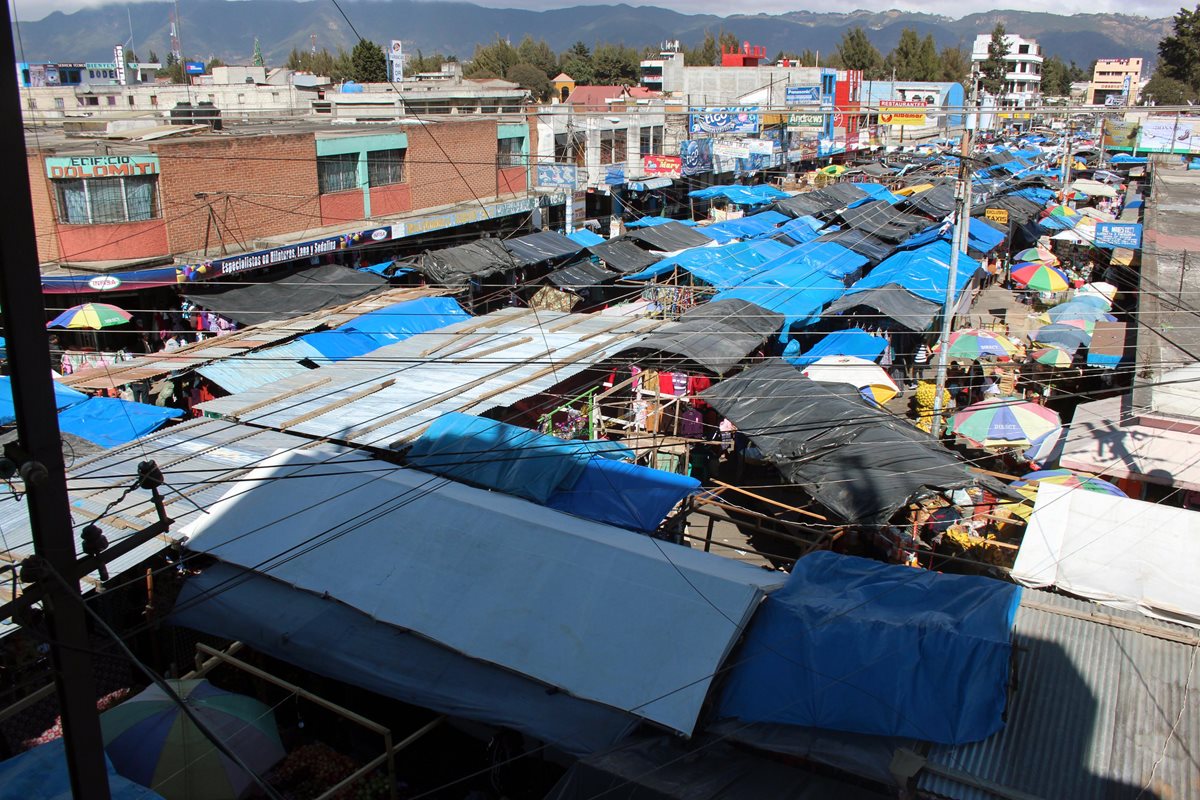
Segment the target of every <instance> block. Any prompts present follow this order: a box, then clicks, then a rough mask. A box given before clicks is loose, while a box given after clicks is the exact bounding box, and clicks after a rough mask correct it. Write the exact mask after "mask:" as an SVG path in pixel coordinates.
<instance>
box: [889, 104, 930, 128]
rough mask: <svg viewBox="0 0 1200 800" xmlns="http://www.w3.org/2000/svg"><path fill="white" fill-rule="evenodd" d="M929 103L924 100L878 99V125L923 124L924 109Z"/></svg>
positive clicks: (924, 120)
mask: <svg viewBox="0 0 1200 800" xmlns="http://www.w3.org/2000/svg"><path fill="white" fill-rule="evenodd" d="M927 108H929V105H928V104H927V103H926V102H925V101H924V100H880V101H879V124H880V125H892V126H897V125H917V126H921V125H925V124H926V117H925V110H926V109H927Z"/></svg>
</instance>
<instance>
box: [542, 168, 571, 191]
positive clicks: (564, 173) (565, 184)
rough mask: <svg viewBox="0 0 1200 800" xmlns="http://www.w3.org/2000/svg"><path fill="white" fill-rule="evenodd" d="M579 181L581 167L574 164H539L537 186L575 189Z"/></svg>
mask: <svg viewBox="0 0 1200 800" xmlns="http://www.w3.org/2000/svg"><path fill="white" fill-rule="evenodd" d="M578 183H579V168H578V167H577V166H576V165H574V164H538V165H537V182H536V185H537V186H545V187H549V188H563V189H574V188H575V187H576V186H577V185H578Z"/></svg>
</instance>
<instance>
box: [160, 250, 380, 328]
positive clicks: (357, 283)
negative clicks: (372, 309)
mask: <svg viewBox="0 0 1200 800" xmlns="http://www.w3.org/2000/svg"><path fill="white" fill-rule="evenodd" d="M197 285H199V284H197ZM387 285H388V282H387V280H386V279H384V278H381V277H379V276H378V275H372V274H371V273H369V272H359V271H358V270H356V269H349V268H347V267H339V266H338V265H336V264H322V265H320V266H316V267H305V268H304V269H299V270H296V271H295V272H292V273H289V274H287V275H284V276H282V277H280V278H278V279H276V280H273V281H270V282H268V283H251V284H237V283H235V284H232V285H229V286H225V287H222V288H221V289H220V290H219V291H216V292H212V293H208V292H205V293H203V294H200V293H195V294H191V293H190V294H186V295H184V296H185V297H186V298H187V299H188V301H189V302H191V303H194V304H196V305H198V306H200V307H201V308H203V309H207V310H208V311H211V312H213V313H215V314H220V315H221V316H222V317H225V318H226V319H231V320H233V321H234V322H237V323H238V324H240V325H255V324H258V323H259V322H266V321H267V320H273V319H292V318H294V317H298V316H300V315H301V314H308V313H310V312H312V311H319V310H321V309H322V308H329V307H330V306H336V305H342V304H343V303H349V302H350V301H352V300H357V299H359V298H360V297H366V296H367V295H368V294H370V293H371V292H374V291H375V290H377V289H382V288H383V287H385V286H387ZM206 288H207V287H206Z"/></svg>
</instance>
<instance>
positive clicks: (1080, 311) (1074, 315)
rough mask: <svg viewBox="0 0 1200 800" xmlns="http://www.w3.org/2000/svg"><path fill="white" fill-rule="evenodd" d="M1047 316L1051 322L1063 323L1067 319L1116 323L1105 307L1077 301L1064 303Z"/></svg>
mask: <svg viewBox="0 0 1200 800" xmlns="http://www.w3.org/2000/svg"><path fill="white" fill-rule="evenodd" d="M1046 316H1048V317H1050V321H1051V322H1061V321H1062V320H1065V319H1081V320H1083V321H1085V322H1099V321H1100V320H1103V321H1105V322H1115V321H1116V319H1117V318H1116V317H1114V316H1113V315H1112V314H1110V313H1108V309H1107V308H1105V307H1103V306H1097V305H1095V304H1093V303H1080V302H1078V301H1076V300H1071V301H1070V302H1068V303H1063V304H1062V305H1061V306H1055V307H1054V308H1052V309H1050V310H1049V311H1047V312H1046Z"/></svg>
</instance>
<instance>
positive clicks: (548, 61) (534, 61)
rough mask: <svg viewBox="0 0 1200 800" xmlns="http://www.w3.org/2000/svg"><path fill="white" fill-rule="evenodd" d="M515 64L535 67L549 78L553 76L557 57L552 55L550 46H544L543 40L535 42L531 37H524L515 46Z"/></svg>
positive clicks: (544, 41) (556, 66)
mask: <svg viewBox="0 0 1200 800" xmlns="http://www.w3.org/2000/svg"><path fill="white" fill-rule="evenodd" d="M517 63H518V64H529V65H530V66H534V67H537V68H538V69H539V70H541V71H542V72H544V73H546V76H547V77H549V76H551V75H554V74H555V71H556V70H557V68H558V57H557V56H555V55H554V51H553V50H551V49H550V45H548V44H546V40H545V39H538V40H537V41H536V42H535V41H534V40H533V37H532V36H526V37H525V38H524V39H522V40H521V43H520V44H518V45H517ZM506 74H507V73H506Z"/></svg>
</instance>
